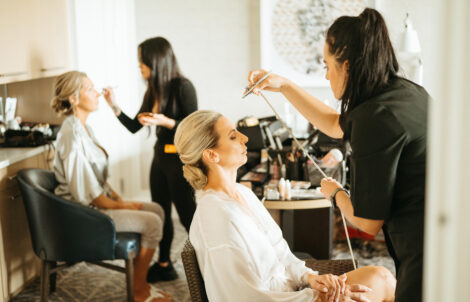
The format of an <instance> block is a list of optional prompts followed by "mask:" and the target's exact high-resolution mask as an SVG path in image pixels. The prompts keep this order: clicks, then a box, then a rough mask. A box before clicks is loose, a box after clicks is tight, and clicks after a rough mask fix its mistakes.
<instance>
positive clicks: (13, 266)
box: [0, 151, 52, 302]
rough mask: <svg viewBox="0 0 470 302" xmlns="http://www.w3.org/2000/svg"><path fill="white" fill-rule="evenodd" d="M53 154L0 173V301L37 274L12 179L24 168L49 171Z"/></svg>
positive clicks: (27, 232) (18, 289)
mask: <svg viewBox="0 0 470 302" xmlns="http://www.w3.org/2000/svg"><path fill="white" fill-rule="evenodd" d="M51 156H52V152H50V151H45V152H43V153H41V154H39V155H36V156H33V157H30V158H28V159H25V160H22V161H19V162H17V163H14V164H12V165H10V166H8V167H6V168H3V169H0V240H1V242H0V270H1V276H0V277H1V281H2V282H1V284H0V286H1V289H0V292H1V293H2V295H1V296H0V301H2V302H3V301H9V300H10V298H11V297H12V296H14V295H16V294H18V293H19V292H20V291H21V290H22V289H23V288H24V287H25V285H27V284H28V283H29V282H30V281H32V280H33V279H34V278H35V277H37V276H38V275H39V273H40V261H39V258H38V257H36V255H35V254H34V252H33V249H32V244H31V238H30V233H29V226H28V220H27V218H26V212H25V209H24V205H23V200H22V197H21V193H20V189H19V185H18V182H17V180H16V178H15V175H16V174H17V173H18V171H19V170H21V169H24V168H42V169H50V168H51V167H50V164H51V160H50V158H51Z"/></svg>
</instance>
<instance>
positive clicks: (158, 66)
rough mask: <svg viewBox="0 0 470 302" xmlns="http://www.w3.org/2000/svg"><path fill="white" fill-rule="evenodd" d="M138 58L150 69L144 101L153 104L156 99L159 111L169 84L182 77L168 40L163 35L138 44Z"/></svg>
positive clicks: (164, 103)
mask: <svg viewBox="0 0 470 302" xmlns="http://www.w3.org/2000/svg"><path fill="white" fill-rule="evenodd" d="M138 50H139V60H140V61H141V62H142V63H143V64H145V65H147V66H148V67H149V68H150V69H151V73H150V78H149V79H148V85H147V91H146V92H145V95H144V102H147V104H149V105H150V106H153V104H154V102H155V99H158V107H159V108H158V109H159V112H161V111H163V110H164V108H165V107H166V104H167V103H168V96H169V92H170V84H171V82H172V80H173V79H175V78H180V77H182V75H181V72H180V69H179V67H178V62H177V61H176V57H175V53H174V52H173V48H172V47H171V44H170V42H168V40H166V39H165V38H163V37H156V38H150V39H147V40H145V41H144V42H142V43H140V44H139V48H138Z"/></svg>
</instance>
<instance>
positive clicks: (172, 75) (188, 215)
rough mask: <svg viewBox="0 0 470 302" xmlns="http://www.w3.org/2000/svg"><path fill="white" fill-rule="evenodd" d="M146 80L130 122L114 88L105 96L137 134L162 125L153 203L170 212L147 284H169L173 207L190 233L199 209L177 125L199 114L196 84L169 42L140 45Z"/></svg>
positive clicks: (152, 181) (159, 39)
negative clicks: (178, 140) (179, 144)
mask: <svg viewBox="0 0 470 302" xmlns="http://www.w3.org/2000/svg"><path fill="white" fill-rule="evenodd" d="M138 50H139V62H140V65H139V67H140V72H141V73H142V77H143V78H144V79H145V80H147V83H148V84H147V91H146V92H145V95H144V101H143V103H142V106H141V108H140V110H139V112H138V114H137V115H136V116H135V117H134V119H131V118H129V117H128V116H127V115H126V114H125V113H123V112H122V111H121V109H120V108H119V107H118V106H117V105H116V101H115V96H114V93H113V91H112V89H111V88H106V89H105V91H104V97H105V98H106V101H107V102H108V104H109V105H110V106H111V108H112V109H113V111H114V113H115V114H116V116H117V117H118V119H119V121H120V122H121V123H122V124H123V125H124V126H125V127H126V128H127V129H128V130H129V131H131V132H132V133H135V132H137V131H139V130H140V129H141V128H142V126H154V125H155V126H157V130H156V133H157V143H156V144H155V155H154V158H153V161H152V168H151V172H150V191H151V194H152V200H153V201H155V202H157V203H159V204H160V205H161V206H162V207H163V209H164V211H165V222H164V226H163V238H162V240H161V241H160V257H159V259H158V263H155V264H154V265H153V266H152V267H150V269H149V273H148V275H147V281H148V282H157V281H169V280H174V279H176V278H178V275H177V274H176V271H175V269H174V268H173V266H172V264H171V261H170V248H171V242H172V241H173V222H172V220H171V202H173V203H174V205H175V207H176V210H177V212H178V215H179V217H180V220H181V223H182V224H183V226H184V227H185V228H186V230H187V231H189V227H190V225H191V221H192V218H193V215H194V211H195V210H196V203H195V201H194V192H193V190H192V188H191V186H190V185H189V183H188V182H187V181H186V179H185V178H184V177H183V166H182V163H181V161H180V159H179V157H178V154H177V153H176V148H175V146H174V145H173V140H174V136H175V131H176V127H177V126H178V124H179V123H180V121H181V120H182V119H184V118H185V117H186V116H188V115H189V114H190V113H192V112H194V111H196V110H197V97H196V91H195V89H194V87H193V84H192V83H191V82H190V81H189V80H188V79H186V78H185V77H183V75H182V74H181V72H180V70H179V67H178V63H177V61H176V57H175V54H174V52H173V49H172V47H171V45H170V43H169V42H168V41H167V40H166V39H164V38H162V37H156V38H151V39H148V40H145V41H144V42H142V43H141V44H140V45H139V49H138Z"/></svg>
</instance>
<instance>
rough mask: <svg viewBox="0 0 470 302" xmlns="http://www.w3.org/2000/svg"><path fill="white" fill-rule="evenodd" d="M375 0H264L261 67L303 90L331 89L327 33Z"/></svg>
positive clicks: (261, 20)
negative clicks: (340, 19)
mask: <svg viewBox="0 0 470 302" xmlns="http://www.w3.org/2000/svg"><path fill="white" fill-rule="evenodd" d="M375 2H376V1H373V0H260V14H261V16H260V26H261V67H262V68H264V69H266V70H272V71H273V72H275V73H279V74H281V75H283V76H285V77H287V78H289V79H291V80H292V81H294V82H295V83H297V84H298V85H300V86H302V87H321V86H327V85H328V81H327V80H326V79H325V70H324V64H323V47H324V42H325V32H326V30H327V29H328V27H329V26H330V25H331V24H332V23H333V21H334V20H335V19H336V18H337V17H339V16H342V15H351V16H357V15H358V14H360V13H361V12H362V11H363V10H364V8H366V7H376V5H375Z"/></svg>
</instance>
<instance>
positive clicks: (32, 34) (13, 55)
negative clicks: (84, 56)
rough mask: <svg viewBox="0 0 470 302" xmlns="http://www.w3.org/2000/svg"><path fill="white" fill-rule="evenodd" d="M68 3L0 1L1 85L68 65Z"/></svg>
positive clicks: (55, 0) (55, 72) (54, 72)
mask: <svg viewBox="0 0 470 302" xmlns="http://www.w3.org/2000/svg"><path fill="white" fill-rule="evenodd" d="M68 5H69V1H67V0H47V1H41V0H15V1H11V0H0V37H2V45H1V47H0V84H2V83H11V82H16V81H22V80H29V79H36V78H41V77H49V76H54V75H58V74H60V73H62V72H64V71H66V70H68V69H69V68H70V66H71V60H70V53H71V52H70V24H69V18H68V11H69V10H68Z"/></svg>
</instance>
